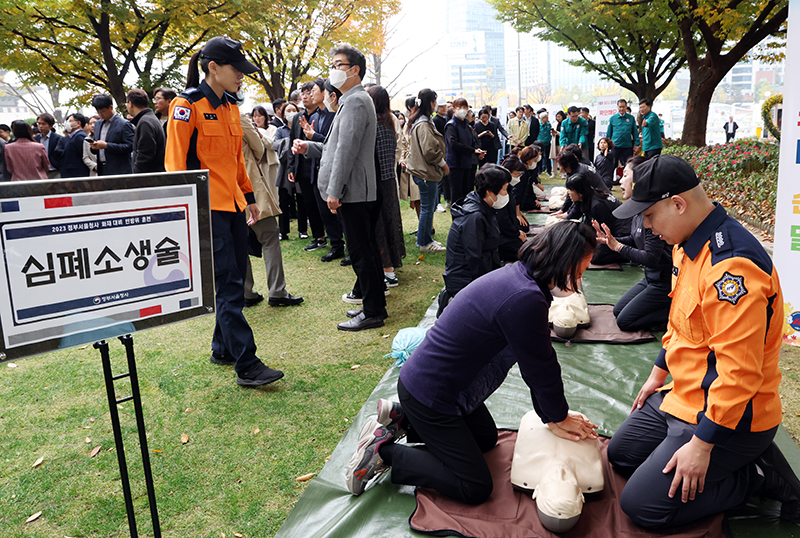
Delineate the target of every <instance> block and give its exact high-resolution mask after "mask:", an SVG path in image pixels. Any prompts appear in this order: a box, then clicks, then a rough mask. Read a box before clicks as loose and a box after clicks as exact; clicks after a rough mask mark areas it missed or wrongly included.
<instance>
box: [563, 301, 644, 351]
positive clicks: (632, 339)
mask: <svg viewBox="0 0 800 538" xmlns="http://www.w3.org/2000/svg"><path fill="white" fill-rule="evenodd" d="M589 319H591V320H592V321H591V324H590V325H589V327H587V328H585V329H581V328H579V329H578V330H577V332H576V333H575V334H574V335H572V338H570V339H569V342H572V343H573V344H589V343H593V344H642V343H644V342H653V341H654V340H655V339H656V337H655V336H653V333H651V332H650V331H635V332H628V331H623V330H622V329H620V328H619V327H617V318H615V317H614V305H610V304H590V305H589ZM550 339H551V340H553V341H554V342H567V340H565V339H564V338H560V337H558V336H556V333H555V331H554V330H553V328H552V327H551V328H550Z"/></svg>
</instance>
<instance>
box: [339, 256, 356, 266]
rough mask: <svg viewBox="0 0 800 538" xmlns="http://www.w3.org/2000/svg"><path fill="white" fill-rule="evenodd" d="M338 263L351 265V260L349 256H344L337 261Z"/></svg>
mask: <svg viewBox="0 0 800 538" xmlns="http://www.w3.org/2000/svg"><path fill="white" fill-rule="evenodd" d="M339 265H341V266H342V267H344V266H345V265H353V262H351V261H350V256H345V257H344V259H342V261H340V262H339Z"/></svg>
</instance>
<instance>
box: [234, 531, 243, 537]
mask: <svg viewBox="0 0 800 538" xmlns="http://www.w3.org/2000/svg"><path fill="white" fill-rule="evenodd" d="M233 536H234V538H244V534H242V533H241V532H234V533H233Z"/></svg>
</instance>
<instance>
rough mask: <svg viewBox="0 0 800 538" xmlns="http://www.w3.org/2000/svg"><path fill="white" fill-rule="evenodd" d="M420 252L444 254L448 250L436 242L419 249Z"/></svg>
mask: <svg viewBox="0 0 800 538" xmlns="http://www.w3.org/2000/svg"><path fill="white" fill-rule="evenodd" d="M419 250H420V252H444V251H445V250H447V249H446V248H444V247H443V246H442V245H441V244H440V243H437V242H436V241H431V242H430V243H428V244H427V245H425V246H424V247H419Z"/></svg>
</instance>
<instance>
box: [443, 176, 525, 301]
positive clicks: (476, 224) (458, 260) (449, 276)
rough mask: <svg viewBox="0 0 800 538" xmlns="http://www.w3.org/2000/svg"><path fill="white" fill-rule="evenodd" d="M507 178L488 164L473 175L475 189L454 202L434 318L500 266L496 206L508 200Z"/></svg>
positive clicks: (509, 177)
mask: <svg viewBox="0 0 800 538" xmlns="http://www.w3.org/2000/svg"><path fill="white" fill-rule="evenodd" d="M510 181H511V174H510V173H509V172H508V170H506V169H505V168H503V167H501V166H497V165H496V164H487V165H485V166H484V167H483V168H481V169H480V171H479V172H478V174H477V175H476V176H475V187H476V190H474V191H471V192H469V193H467V195H466V196H465V197H464V198H462V199H461V200H460V201H459V202H458V203H454V204H453V207H452V209H451V212H452V216H453V224H452V225H451V226H450V233H449V234H448V235H447V257H446V259H445V266H444V275H443V276H444V284H445V288H444V289H443V290H442V292H441V293H440V294H439V311H438V312H437V313H436V317H439V315H440V314H441V313H442V311H443V310H444V308H445V307H446V306H447V303H449V302H450V299H452V298H453V297H455V295H456V294H457V293H458V292H459V291H461V290H462V289H464V288H465V287H466V286H467V284H469V283H470V282H472V281H473V280H475V279H476V278H478V277H480V276H483V275H485V274H486V273H488V272H490V271H492V270H494V269H497V268H498V267H500V256H499V254H498V252H497V247H498V246H499V244H500V228H499V226H498V224H497V215H496V214H495V209H500V208H502V207H504V206H505V205H506V204H507V203H508V184H509V182H510Z"/></svg>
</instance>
